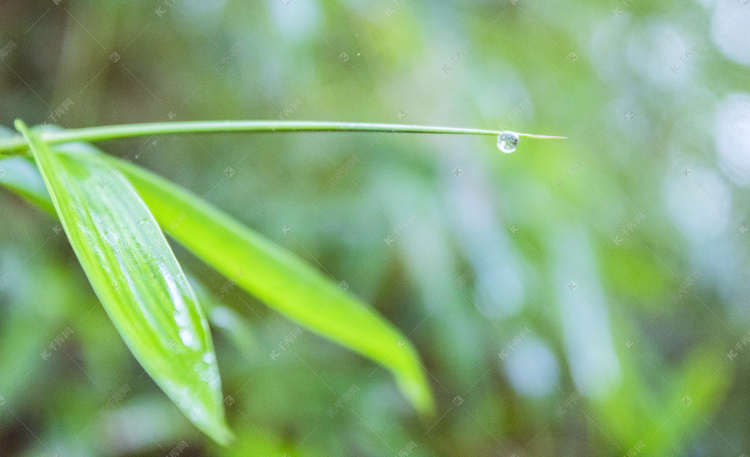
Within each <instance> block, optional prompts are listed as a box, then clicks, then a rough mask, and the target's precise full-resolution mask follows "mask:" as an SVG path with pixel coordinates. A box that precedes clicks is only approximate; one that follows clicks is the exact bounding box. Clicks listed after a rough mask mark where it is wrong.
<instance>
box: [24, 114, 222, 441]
mask: <svg viewBox="0 0 750 457" xmlns="http://www.w3.org/2000/svg"><path fill="white" fill-rule="evenodd" d="M16 127H17V129H18V130H19V131H20V132H21V133H22V134H23V136H24V138H25V139H26V141H27V142H28V144H29V145H30V147H31V150H32V153H33V156H34V159H35V161H36V163H37V166H38V168H39V171H40V172H41V175H42V177H43V179H44V182H45V184H46V188H47V190H48V192H49V195H50V197H51V199H52V203H53V204H54V207H55V209H56V212H57V214H58V216H59V218H60V221H61V224H62V226H63V229H64V230H65V233H66V235H67V237H68V239H69V241H70V244H71V246H72V247H73V250H74V252H75V254H76V256H77V258H78V260H79V262H80V263H81V266H82V267H83V269H84V272H85V273H86V276H87V278H88V279H89V281H90V283H91V286H92V288H93V289H94V291H95V292H96V294H97V296H98V297H99V299H100V301H101V303H102V306H103V307H104V309H105V310H106V312H107V314H108V315H109V317H110V319H111V320H112V322H113V323H114V325H115V327H116V328H117V330H118V332H119V333H120V335H121V336H122V338H123V340H124V341H125V343H126V344H127V346H128V348H129V349H130V351H131V352H132V353H133V355H134V356H135V358H136V359H137V360H138V361H139V363H140V364H141V365H142V366H143V368H144V369H145V370H146V372H147V373H148V374H149V375H150V376H151V377H152V378H153V379H154V381H155V382H156V383H157V385H159V386H160V387H161V388H162V390H164V392H165V393H166V394H167V395H168V396H169V397H170V398H171V399H172V401H173V402H174V403H175V404H176V405H177V406H178V407H179V408H180V410H182V412H183V413H184V414H185V415H186V416H187V417H188V419H189V420H190V421H191V422H192V423H193V424H194V425H196V426H197V427H198V428H199V429H200V430H202V431H203V432H204V433H206V434H207V435H209V436H210V437H211V438H212V439H214V440H215V441H217V442H218V443H220V444H228V443H229V442H230V441H231V440H232V433H231V431H230V430H229V428H228V426H227V425H226V422H225V419H224V405H223V402H222V393H221V380H220V377H219V370H218V364H217V361H216V356H215V353H214V349H213V343H212V340H211V334H210V330H209V327H208V324H207V322H206V318H205V316H204V314H203V313H202V311H201V309H200V307H199V306H198V304H197V300H196V298H195V293H194V291H193V289H192V288H191V286H190V284H189V283H188V280H187V278H186V277H185V274H184V273H183V271H182V269H181V267H180V265H179V263H178V262H177V260H176V259H175V257H174V254H173V253H172V251H171V249H170V247H169V245H168V244H167V242H166V239H165V238H164V235H163V234H162V232H161V231H160V230H159V227H158V225H157V223H156V221H155V219H154V217H153V215H152V213H151V212H150V211H149V209H148V207H147V206H146V205H145V203H144V202H143V200H142V199H141V198H140V196H139V195H138V193H136V191H135V190H134V189H133V187H132V186H131V184H130V183H129V182H128V180H127V179H125V178H124V177H123V175H122V174H121V173H120V172H119V171H117V170H116V169H114V168H112V167H111V166H110V165H108V164H107V162H105V161H104V160H102V159H101V158H100V157H97V156H96V155H93V154H92V155H89V156H88V158H87V160H85V161H82V160H75V159H73V158H71V156H68V155H65V154H56V153H54V152H52V150H51V149H50V148H49V147H48V145H47V144H45V143H44V142H43V141H41V139H40V137H39V134H38V133H36V132H33V131H30V130H29V129H28V128H27V127H26V125H25V124H23V122H20V121H18V122H17V123H16Z"/></svg>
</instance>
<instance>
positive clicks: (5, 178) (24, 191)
mask: <svg viewBox="0 0 750 457" xmlns="http://www.w3.org/2000/svg"><path fill="white" fill-rule="evenodd" d="M16 135H17V134H16V133H15V132H14V131H12V130H10V129H8V128H5V127H3V126H2V125H0V139H7V138H12V137H14V136H16ZM0 185H2V186H5V187H7V188H8V189H10V190H11V191H13V192H14V193H16V194H18V195H19V196H21V197H23V198H25V199H26V200H28V201H29V202H30V203H32V204H34V205H36V206H38V207H39V208H40V209H42V210H44V211H45V212H47V213H49V214H55V208H54V207H53V206H52V201H51V200H50V199H49V194H48V193H47V189H46V188H45V187H44V181H42V177H41V176H40V175H39V171H38V170H37V168H36V165H35V164H34V159H32V158H31V157H26V156H8V157H0Z"/></svg>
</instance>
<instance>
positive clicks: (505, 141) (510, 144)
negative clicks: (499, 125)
mask: <svg viewBox="0 0 750 457" xmlns="http://www.w3.org/2000/svg"><path fill="white" fill-rule="evenodd" d="M518 141H519V137H518V134H517V133H515V132H502V133H501V134H500V135H498V136H497V148H498V149H500V150H501V151H503V152H504V153H506V154H510V153H511V152H513V151H515V150H516V148H517V147H518Z"/></svg>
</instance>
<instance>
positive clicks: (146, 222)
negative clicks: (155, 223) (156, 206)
mask: <svg viewBox="0 0 750 457" xmlns="http://www.w3.org/2000/svg"><path fill="white" fill-rule="evenodd" d="M146 224H148V219H141V220H140V221H138V225H146Z"/></svg>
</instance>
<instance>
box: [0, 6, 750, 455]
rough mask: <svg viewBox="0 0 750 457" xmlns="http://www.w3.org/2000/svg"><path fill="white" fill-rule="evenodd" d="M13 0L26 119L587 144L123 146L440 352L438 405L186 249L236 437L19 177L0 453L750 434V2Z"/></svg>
mask: <svg viewBox="0 0 750 457" xmlns="http://www.w3.org/2000/svg"><path fill="white" fill-rule="evenodd" d="M0 11H1V18H0V124H2V125H4V126H8V127H10V126H12V123H13V120H14V119H15V118H23V119H24V120H25V121H26V122H27V123H29V124H41V123H44V122H49V123H56V124H60V125H62V126H64V127H71V128H73V127H84V126H93V125H104V124H120V123H130V122H153V121H169V120H175V121H185V120H209V119H290V120H341V121H361V122H393V123H410V124H426V125H446V126H459V127H476V128H488V129H510V130H516V131H522V132H532V133H538V134H554V135H566V136H568V137H569V139H568V140H566V141H562V140H549V141H540V140H532V139H522V141H521V144H520V146H519V148H518V150H517V151H516V152H515V153H513V154H502V153H501V152H499V151H498V149H497V147H496V145H495V144H494V140H493V139H492V138H489V137H456V136H437V135H407V134H380V133H339V134H330V133H293V134H254V135H252V134H221V135H200V136H195V135H181V136H177V135H175V136H159V137H153V138H148V139H146V138H136V139H130V140H118V141H109V142H105V143H101V144H100V146H101V147H102V148H103V149H105V150H106V151H108V152H109V153H112V154H115V155H117V156H121V157H125V158H128V159H130V160H132V161H134V162H136V163H139V164H141V165H143V166H145V167H147V168H149V169H151V170H154V171H156V172H158V173H159V174H161V175H163V176H165V177H167V178H169V179H171V180H173V181H175V182H177V183H179V184H181V185H184V186H185V187H187V188H189V189H191V190H192V191H193V192H195V193H196V194H198V195H199V196H201V197H203V198H205V199H206V200H208V201H209V202H211V203H213V204H215V205H217V206H219V207H221V208H223V209H225V210H226V211H227V212H228V213H230V214H232V215H233V216H235V217H237V218H238V219H239V220H241V221H243V222H244V223H246V224H247V225H248V226H250V227H252V228H254V229H256V230H258V231H259V232H261V233H263V234H264V235H266V236H267V237H269V238H271V239H273V240H275V241H276V242H277V243H279V244H281V245H282V246H284V247H286V248H288V249H289V250H291V251H293V252H295V253H296V254H298V255H299V256H301V257H302V258H304V259H306V260H307V261H308V262H310V263H311V264H313V265H315V266H316V267H318V268H320V269H321V271H324V272H325V273H326V274H328V275H330V277H331V278H332V279H333V280H334V281H336V282H337V283H338V282H341V281H345V282H346V283H347V284H349V287H350V288H349V291H351V292H353V293H355V294H356V295H358V296H359V297H361V298H363V299H364V300H365V301H367V302H368V303H371V304H372V305H373V306H374V307H376V308H377V309H378V310H380V311H381V312H382V313H383V314H384V315H385V316H386V317H387V318H388V319H389V320H390V321H392V322H393V323H394V324H395V325H396V326H397V327H398V328H400V329H401V330H402V331H403V332H404V333H405V334H408V335H409V338H410V339H411V340H412V341H413V343H414V344H415V345H416V347H417V348H418V350H419V352H420V355H421V356H422V358H423V361H424V365H425V368H426V370H427V371H428V373H429V377H430V381H431V384H432V386H433V388H434V392H435V396H436V399H437V403H438V413H437V416H436V417H435V418H433V419H429V420H426V421H421V420H420V419H419V418H418V417H417V416H416V414H415V413H414V411H413V410H412V409H411V407H410V406H409V404H408V403H407V402H406V400H405V399H404V398H403V397H402V396H401V395H400V393H399V392H398V391H397V389H396V387H395V385H394V383H393V380H392V379H391V377H390V375H389V374H388V373H387V372H386V371H385V370H384V369H382V368H379V367H377V366H376V365H375V364H373V363H372V362H370V361H369V360H365V359H363V358H361V357H360V356H358V355H356V354H353V353H351V352H348V351H347V350H345V349H343V348H341V347H338V346H336V345H334V344H331V343H329V342H327V341H326V340H323V339H321V338H320V337H318V336H316V335H314V334H312V333H310V332H308V331H306V330H304V329H299V330H301V332H300V331H299V330H298V329H297V326H296V325H295V324H293V323H291V322H289V321H287V320H286V319H284V318H282V317H280V316H279V315H277V314H276V313H274V312H272V311H270V310H268V309H267V308H266V307H265V306H264V305H263V304H262V303H260V302H258V301H256V300H255V299H253V298H252V297H250V296H248V295H246V294H244V293H242V292H241V291H240V290H239V289H238V288H236V287H232V285H231V283H228V282H227V281H226V279H224V278H222V277H220V276H219V275H218V274H216V273H214V272H213V271H212V270H210V269H208V268H207V267H205V266H204V265H202V264H201V263H200V262H199V261H197V260H195V259H194V258H192V257H191V256H190V255H189V254H188V253H187V252H185V251H184V250H182V249H181V248H179V247H178V246H175V251H176V253H177V256H178V258H179V259H180V260H181V261H182V262H183V265H184V266H185V267H186V268H187V269H188V270H189V271H190V272H191V273H192V274H193V275H194V276H195V278H197V280H199V281H200V282H202V283H203V284H204V285H205V288H206V289H205V296H206V297H207V298H206V302H207V303H208V302H209V301H211V300H216V301H218V302H220V304H219V305H217V306H218V307H217V308H214V312H213V322H214V339H215V342H216V346H217V352H218V358H219V365H220V368H221V372H222V377H223V385H224V395H225V396H226V399H225V404H226V405H227V413H228V416H229V421H230V424H231V426H232V427H233V429H234V430H235V431H236V433H237V435H238V441H237V444H236V445H235V446H234V447H232V448H228V449H222V448H220V447H218V446H217V445H215V444H213V443H211V442H210V440H208V439H207V438H206V437H205V436H203V435H202V434H200V433H199V432H197V430H196V429H195V428H193V427H192V426H191V425H190V424H189V423H188V421H187V420H186V419H185V418H184V417H182V415H181V414H180V413H179V411H178V410H177V408H176V407H175V406H173V405H172V404H171V403H170V402H169V400H168V399H167V397H166V396H165V395H164V394H163V393H161V391H159V389H158V388H157V387H156V385H155V384H154V383H153V382H152V381H151V380H150V379H149V377H148V376H147V375H145V374H144V373H143V370H142V369H141V368H140V367H139V365H138V364H137V363H136V362H135V360H134V359H133V357H132V356H131V355H130V354H129V352H128V351H127V349H126V347H125V345H124V344H123V342H122V341H121V339H120V338H119V336H118V335H117V333H116V331H115V329H114V327H113V326H112V324H111V323H110V322H109V320H108V318H107V316H106V314H105V312H104V311H103V309H102V308H101V306H100V305H99V304H98V302H97V300H96V297H95V296H94V294H93V293H92V291H91V289H90V287H89V285H88V283H87V281H86V279H85V277H84V275H83V273H82V271H81V269H80V267H79V265H78V263H77V261H76V259H75V257H74V255H73V253H72V251H71V249H70V247H69V245H68V243H67V241H66V239H65V237H64V234H63V233H62V232H60V230H59V227H58V226H57V224H56V222H55V221H54V220H52V219H51V218H49V217H48V216H47V215H45V214H44V213H42V212H40V211H39V210H37V209H35V208H34V207H32V206H30V205H29V204H28V203H27V202H25V201H23V200H22V199H20V198H18V197H16V196H14V195H12V194H10V193H9V192H5V191H2V192H0V278H2V281H0V286H2V287H1V288H0V373H1V375H0V455H2V456H61V457H62V456H95V455H106V456H155V455H169V453H170V452H177V453H178V454H179V455H180V456H183V457H188V456H204V455H206V456H209V455H210V456H247V455H270V456H282V455H286V456H302V455H326V456H349V455H363V456H389V455H391V456H413V457H417V456H428V455H471V456H511V455H515V456H537V455H570V456H581V455H591V456H594V455H628V456H635V455H660V456H661V455H727V456H740V455H745V453H748V452H750V435H748V430H750V416H749V415H748V411H750V387H749V386H748V382H747V380H748V378H749V377H750V347H748V345H749V344H750V313H748V308H749V307H750V302H749V301H748V297H749V296H750V294H749V293H750V285H749V284H750V282H749V281H748V272H749V271H750V268H748V267H749V265H748V238H749V237H750V234H749V233H747V228H748V225H750V220H748V217H747V210H748V208H749V201H748V192H747V187H748V185H750V78H749V77H748V75H749V74H750V73H749V70H750V68H748V66H750V44H749V43H750V4H748V2H747V0H695V1H685V0H683V1H661V2H645V1H640V0H621V1H604V2H595V1H584V0H572V1H566V2H562V1H533V0H512V1H468V0H464V1H453V2H441V3H430V2H424V1H407V0H388V1H381V0H376V1H365V0H343V1H340V2H335V1H322V0H268V1H263V2H241V1H230V0H220V1H213V2H202V1H199V0H160V1H149V2H125V1H107V2H72V1H68V0H54V1H32V2H29V1H18V0H16V1H2V2H0ZM391 240H392V241H391ZM285 338H286V339H287V340H291V341H292V342H291V343H290V344H288V345H287V346H286V349H285V350H284V351H282V353H281V355H280V356H278V357H273V356H272V355H273V353H274V352H273V351H274V350H276V349H277V348H278V347H279V345H280V344H281V343H282V342H283V341H285ZM342 396H345V398H346V399H347V400H346V401H345V402H344V403H343V404H342V405H341V407H338V406H337V401H340V400H341V398H342ZM174 455H177V454H174Z"/></svg>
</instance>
